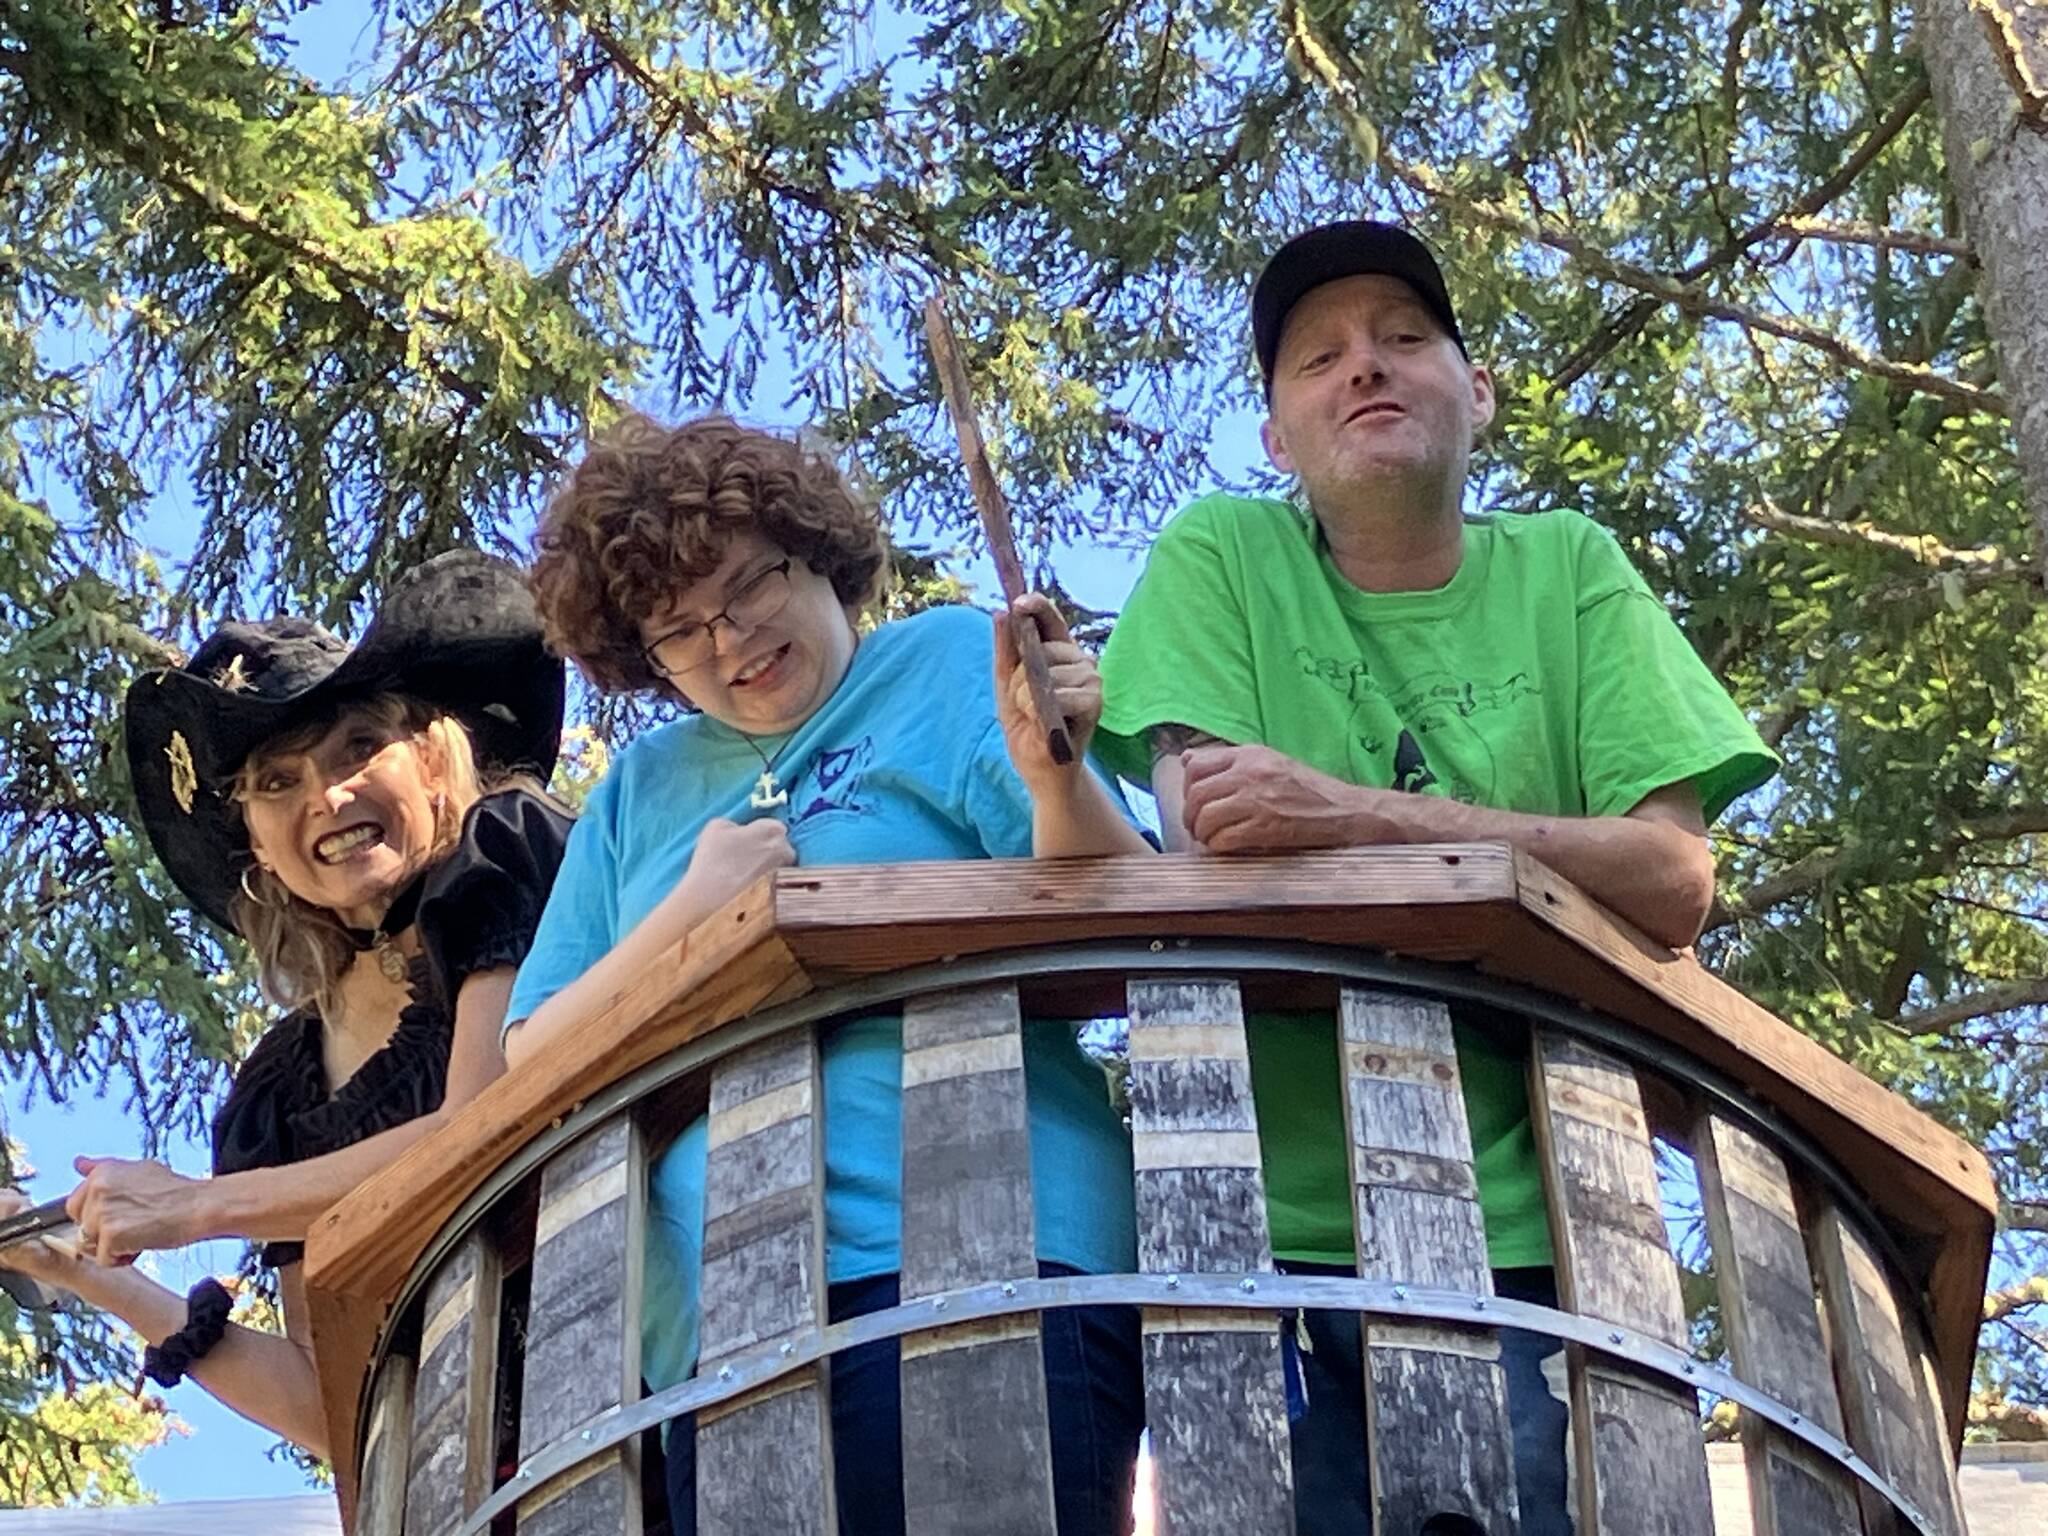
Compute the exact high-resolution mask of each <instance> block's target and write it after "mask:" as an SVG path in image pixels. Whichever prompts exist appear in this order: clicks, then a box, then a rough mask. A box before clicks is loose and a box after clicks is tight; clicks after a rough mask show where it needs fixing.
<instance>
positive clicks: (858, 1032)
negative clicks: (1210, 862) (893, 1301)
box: [506, 608, 1136, 1391]
mask: <svg viewBox="0 0 2048 1536" xmlns="http://www.w3.org/2000/svg"><path fill="white" fill-rule="evenodd" d="M993 668H994V639H993V634H992V630H991V624H990V619H989V616H988V615H987V614H985V613H981V612H979V611H977V610H975V609H972V608H935V609H930V610H928V611H926V612H924V613H921V614H918V615H917V616H916V617H914V618H909V619H902V620H899V621H898V622H896V623H893V624H885V625H883V626H882V627H881V628H879V629H877V630H875V631H874V632H873V633H872V634H869V635H867V636H865V637H864V638H863V639H862V640H861V642H860V645H859V647H858V649H856V650H855V652H854V655H853V661H852V663H851V665H850V666H849V667H848V668H847V673H846V676H845V677H844V678H843V679H842V680H841V681H840V684H839V687H838V688H837V689H836V690H834V692H833V694H832V696H831V697H830V698H829V699H827V700H826V701H825V703H824V704H823V705H822V706H821V707H820V708H819V710H818V712H817V713H816V714H814V715H813V716H811V718H810V719H809V720H807V721H805V722H804V724H803V725H802V726H801V727H799V728H798V729H797V730H796V731H795V732H794V733H792V734H790V735H788V736H767V737H756V738H754V740H755V742H756V744H757V745H758V746H759V747H760V749H761V751H762V752H764V753H766V754H767V756H768V757H769V759H770V760H771V761H772V762H773V763H774V765H775V774H776V777H777V779H778V781H779V782H780V783H781V784H782V785H783V787H785V788H786V789H787V790H788V792H789V801H788V803H787V804H786V805H784V806H782V807H781V808H780V809H779V810H778V811H776V812H773V813H769V812H762V811H757V810H755V809H754V808H753V807H752V806H750V805H749V804H748V796H749V795H750V794H751V793H752V792H753V788H754V783H755V781H756V780H757V779H758V778H759V777H760V773H761V759H760V757H758V756H757V755H756V754H755V752H754V750H753V748H752V747H750V746H749V745H748V744H747V741H746V739H745V738H743V737H742V736H740V734H739V733H738V732H736V731H734V730H732V729H731V728H730V727H728V726H725V725H722V724H720V723H719V722H718V721H716V720H714V719H712V718H711V717H710V716H708V715H691V716H689V717H687V718H685V719H682V720H678V721H675V722H674V723H672V724H669V725H664V726H661V727H659V728H657V729H655V730H651V731H649V732H647V733H646V734H645V735H644V736H641V737H640V738H639V739H638V740H636V741H634V742H633V743H632V745H630V746H629V747H627V748H626V749H625V750H624V751H623V752H621V753H620V754H619V756H618V758H617V759H616V760H615V761H614V763H613V764H612V768H611V772H610V773H609V774H608V775H606V777H605V779H604V782H603V783H601V784H599V785H598V787H597V788H596V789H595V790H594V791H593V792H592V793H591V796H590V800H589V803H588V804H587V805H586V806H585V807H584V811H583V815H582V817H581V818H580V819H579V820H578V821H577V823H576V830H575V831H574V832H573V833H572V834H571V835H570V838H569V848H568V852H567V854H566V855H565V856H564V858H563V861H562V869H561V873H560V874H559V875H558V876H557V877H556V879H555V888H554V893H553V895H552V896H551V897H550V898H549V900H548V906H547V911H546V912H545V913H544V914H543V915H542V917H541V922H540V929H539V932H538V933H536V934H535V936H534V941H533V950H532V953H531V954H530V955H528V957H527V960H526V963H525V964H524V965H523V966H521V967H520V969H519V979H518V980H517V982H515V983H514V985H513V988H512V1002H511V1006H510V1008H509V1009H508V1010H507V1013H506V1017H507V1018H509V1019H523V1018H526V1017H527V1016H528V1015H530V1014H531V1013H533V1011H534V1010H535V1009H536V1008H538V1007H540V1005H541V1004H542V1003H544V1002H546V1001H547V1000H548V998H550V997H552V996H553V995H554V994H555V993H557V992H559V991H560V990H561V989H562V988H563V987H565V986H567V985H568V984H569V983H570V982H572V981H574V980H575V979H576V978H577V977H578V976H580V975H582V974H583V973H584V972H585V971H586V970H588V969H589V968H590V967H591V966H592V965H593V964H595V963H596V962H597V961H598V960H599V959H600V958H601V957H603V955H604V954H605V953H606V952H607V951H609V950H610V949H611V948H612V947H613V946H614V945H615V944H617V943H618V941H619V940H620V939H621V938H623V937H625V935H626V934H628V933H630V932H631V931H632V930H633V928H634V927H635V926H636V925H637V924H638V923H639V922H640V920H641V919H642V918H644V917H645V916H646V915H647V914H648V912H649V911H651V910H652V909H653V908H654V906H655V905H656V904H657V903H658V902H660V901H661V899H662V898H663V897H665V896H666V895H668V893H669V892H670V891H671V890H673V889H674V888H675V885H676V882H677V881H678V880H680V879H681V878H682V876H683V872H684V870H686V869H687V868H688V867H689V862H690V854H691V852H692V851H693V850H694V849H695V848H696V846H697V836H698V834H699V833H700V832H701V831H702V830H703V827H704V824H705V822H707V821H708V820H710V819H711V818H712V817H714V816H724V817H728V818H730V819H731V820H734V821H748V820H752V819H753V818H755V817H757V816H761V815H765V814H775V815H779V816H781V817H782V818H783V819H784V820H785V821H786V822H787V823H788V826H789V837H790V842H791V844H792V845H793V846H794V847H795V849H796V854H797V861H798V863H800V864H803V865H808V866H817V865H824V864H874V863H883V862H893V861H901V860H922V859H982V858H1023V857H1028V856H1029V855H1030V853H1031V799H1030V796H1029V794H1028V793H1027V792H1026V790H1025V788H1024V782H1023V780H1022V779H1020V778H1019V777H1018V776H1017V771H1016V769H1015V768H1013V767H1012V766H1011V764H1010V757H1009V752H1008V749H1007V747H1006V745H1005V743H1004V740H1003V731H1002V725H1001V723H1000V722H999V721H998V720H997V718H996V713H995V700H994V684H993V681H992V672H993ZM1097 771H1098V772H1100V771H1101V770H1100V769H1098V770H1097ZM1103 777H1104V779H1105V781H1107V782H1110V783H1111V785H1112V793H1114V792H1115V791H1114V781H1113V780H1110V779H1109V776H1108V775H1107V774H1103ZM1119 803H1120V804H1121V797H1119ZM820 1038H821V1056H822V1066H823V1077H824V1114H825V1273H826V1278H827V1279H828V1280H829V1281H831V1282H833V1283H837V1282H839V1281H843V1280H859V1279H865V1278H869V1277H872V1276H875V1275H886V1274H891V1273H894V1272H895V1271H896V1270H897V1269H898V1268H899V1267H900V1265H901V1260H900V1257H899V1244H900V1237H901V1231H902V1193H903V1177H902V1162H903V1151H902V1099H903V1087H902V1082H903V1030H902V1021H901V1018H900V1016H899V1015H897V1014H894V1013H890V1014H879V1015H871V1016H868V1017H863V1018H853V1019H846V1020H841V1021H838V1022H836V1023H834V1024H832V1025H830V1026H828V1027H827V1028H826V1029H825V1030H824V1031H823V1033H822V1035H821V1037H820ZM1024 1077H1025V1087H1026V1092H1027V1094H1028V1097H1029V1101H1030V1104H1029V1114H1030V1122H1031V1177H1032V1187H1033V1191H1034V1194H1035V1201H1034V1206H1035V1210H1036V1215H1037V1232H1038V1255H1039V1257H1040V1258H1041V1259H1046V1260H1050V1261H1052V1262H1055V1263H1060V1264H1070V1265H1072V1266H1073V1267H1075V1268H1076V1269H1080V1270H1084V1271H1088V1272H1092V1273H1108V1272H1114V1271H1118V1270H1124V1269H1129V1268H1131V1267H1132V1266H1133V1264H1134V1255H1135V1249H1136V1237H1135V1235H1134V1233H1133V1230H1132V1224H1131V1201H1130V1193H1129V1192H1130V1188H1131V1151H1130V1140H1129V1137H1128V1136H1127V1135H1126V1134H1125V1131H1124V1129H1123V1124H1122V1120H1121V1118H1120V1116H1119V1115H1118V1114H1117V1112H1116V1110H1115V1108H1114V1106H1113V1105H1112V1104H1111V1102H1110V1097H1109V1088H1108V1080H1107V1078H1106V1076H1105V1075H1104V1073H1103V1071H1102V1069H1101V1068H1100V1067H1098V1066H1097V1065H1096V1064H1095V1063H1094V1062H1092V1061H1090V1060H1089V1059H1088V1057H1087V1056H1085V1055H1084V1054H1083V1053H1082V1051H1081V1049H1080V1047H1079V1046H1078V1045H1077V1044H1076V1042H1075V1026H1074V1024H1073V1023H1071V1022H1067V1021H1060V1020H1051V1019H1027V1020H1026V1021H1025V1023H1024ZM704 1157H705V1123H704V1121H703V1120H702V1119H701V1118H699V1119H698V1120H696V1121H694V1122H693V1123H692V1124H691V1125H690V1126H689V1127H688V1128H687V1129H686V1130H684V1132H683V1133H682V1135H681V1136H680V1137H678V1138H677V1139H676V1141H675V1142H674V1143H673V1144H672V1145H671V1146H670V1147H669V1148H668V1149H667V1150H666V1151H665V1152H663V1153H662V1154H661V1155H660V1156H659V1157H658V1158H657V1159H656V1161H655V1164H654V1166H653V1168H652V1170H651V1173H650V1178H649V1199H648V1205H649V1212H648V1214H649V1225H650V1229H651V1230H650V1237H649V1242H648V1250H647V1271H646V1293H645V1294H646V1296H647V1304H646V1305H645V1306H644V1308H643V1314H642V1324H641V1336H642V1337H641V1342H642V1364H641V1373H642V1374H643V1375H644V1376H645V1377H646V1378H647V1381H648V1383H649V1384H650V1386H652V1387H653V1388H654V1389H655V1390H657V1391H658V1390H660V1389H661V1388H663V1387H666V1386H670V1385H673V1384H674V1383H676V1382H678V1381H681V1380H683V1379H684V1378H686V1377H687V1376H688V1375H689V1374H690V1372H691V1370H692V1369H693V1368H694V1367H695V1364H696V1357H697V1282H698V1275H699V1272H700V1269H701V1265H702V1261H703V1244H704ZM657 1298H661V1299H657Z"/></svg>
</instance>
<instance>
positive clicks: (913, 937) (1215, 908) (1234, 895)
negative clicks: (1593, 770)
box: [774, 843, 1515, 976]
mask: <svg viewBox="0 0 2048 1536" xmlns="http://www.w3.org/2000/svg"><path fill="white" fill-rule="evenodd" d="M774 899H775V925H776V931H777V932H778V933H779V934H780V935H781V936H782V938H783V940H784V942H786V943H787V944H788V945H789V946H790V949H791V952H792V953H793V954H795V955H796V956H797V958H798V959H799V960H800V961H801V962H802V964H803V965H804V967H805V968H806V969H807V970H809V971H811V972H812V973H813V974H814V975H819V976H824V975H869V974H874V973H877V972H885V971H895V970H901V969H903V968H905V967H907V966H912V965H921V964H926V963H928V962H930V961H934V960H939V959H943V958H945V957H947V956H950V955H970V954H981V953H986V952H988V951H991V950H1003V949H1013V948H1017V947H1019V946H1024V945H1046V944H1061V943H1075V942H1081V941H1085V940H1090V939H1107V938H1152V937H1155V936H1157V935H1160V934H1162V933H1170V934H1173V935H1175V936H1177V937H1189V938H1199V937H1203V936H1207V935H1214V936H1217V937H1232V938H1269V939H1274V940H1281V941H1300V942H1308V943H1333V944H1349V945H1360V946H1368V947H1372V948H1378V949H1391V950H1399V951H1400V952H1401V953H1403V954H1413V955H1427V956H1431V957H1434V958H1444V959H1458V958H1469V957H1470V956H1471V955H1472V954H1474V953H1476V950H1475V948H1474V945H1475V943H1476V942H1477V935H1478V933H1479V932H1480V929H1479V927H1478V926H1477V924H1476V923H1475V922H1474V920H1473V919H1474V918H1476V917H1477V916H1478V915H1479V914H1480V913H1481V912H1482V911H1483V910H1485V909H1486V908H1488V907H1489V906H1491V908H1492V909H1493V910H1495V911H1497V912H1507V911H1511V910H1512V909H1513V906H1514V902H1515V875H1514V865H1513V861H1512V859H1511V858H1510V857H1509V854H1508V850H1507V849H1506V847H1505V846H1504V845H1500V844H1490V843H1473V844H1463V843H1456V844H1443V845H1440V846H1434V847H1399V848H1394V847H1389V848H1379V849H1374V850H1371V854H1370V856H1369V857H1367V858H1363V859H1361V858H1360V857H1359V855H1358V854H1357V853H1356V852H1351V851H1346V852H1338V853H1305V854H1289V855H1284V856H1244V857H1240V856H1237V855H1232V856H1231V857H1230V858H1228V859H1225V860H1221V861H1218V860H1216V859H1213V858H1209V857H1207V856H1193V855H1189V856H1174V855H1168V856H1165V857H1159V856H1155V855H1149V854H1142V855H1128V856H1125V857H1121V858H1106V859H976V860H974V861H973V862H972V863H966V864H962V863H951V864H948V863H937V862H933V863H923V864H867V865H847V866H844V867H840V868H833V869H814V870H812V869H793V870H786V871H783V872H782V873H780V874H778V875H777V876H776V877H775V898H774Z"/></svg>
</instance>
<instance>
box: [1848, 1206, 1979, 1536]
mask: <svg viewBox="0 0 2048 1536" xmlns="http://www.w3.org/2000/svg"><path fill="white" fill-rule="evenodd" d="M1813 1249H1814V1258H1815V1261H1816V1264H1817V1266H1818V1268H1819V1270H1820V1280H1821V1297H1822V1301H1823V1304H1824V1305H1825V1307H1826V1311H1827V1320H1828V1327H1829V1330H1830V1332H1831V1334H1832V1336H1833V1339H1834V1346H1835V1349H1834V1361H1835V1379H1836V1381H1837V1383H1838V1384H1839V1386H1840V1388H1841V1393H1842V1412H1843V1417H1844V1419H1845V1420H1846V1421H1847V1423H1848V1427H1849V1443H1850V1444H1851V1445H1853V1446H1854V1447H1855V1448H1856V1450H1857V1452H1858V1453H1859V1454H1860V1455H1862V1456H1864V1457H1867V1458H1868V1459H1869V1461H1870V1464H1871V1465H1872V1466H1873V1467H1875V1468H1876V1469H1877V1470H1878V1471H1879V1472H1881V1473H1882V1474H1884V1475H1885V1476H1886V1477H1888V1478H1890V1479H1891V1481H1892V1484H1893V1486H1894V1487H1896V1488H1897V1489H1898V1490H1899V1492H1900V1493H1902V1494H1904V1495H1905V1497H1906V1498H1908V1499H1910V1500H1912V1501H1913V1503H1914V1504H1916V1505H1917V1506H1918V1507H1919V1509H1920V1512H1921V1513H1922V1514H1924V1515H1925V1516H1927V1518H1928V1519H1929V1520H1931V1521H1932V1522H1933V1529H1934V1531H1935V1533H1936V1536H1962V1533H1963V1516H1962V1508H1961V1503H1960V1500H1959V1498H1958V1496H1957V1493H1956V1481H1955V1468H1954V1465H1953V1464H1952V1463H1951V1461H1950V1459H1949V1453H1948V1445H1947V1439H1946V1434H1945V1430H1944V1428H1943V1425H1942V1421H1941V1413H1940V1407H1939V1404H1938V1402H1937V1401H1936V1397H1935V1394H1934V1391H1933V1382H1932V1380H1931V1378H1930V1375H1929V1372H1928V1362H1927V1346H1926V1341H1925V1337H1924V1334H1923V1332H1922V1330H1921V1327H1920V1324H1919V1321H1918V1320H1917V1319H1916V1318H1915V1317H1914V1315H1913V1313H1912V1311H1911V1310H1910V1308H1909V1307H1907V1306H1903V1305H1901V1302H1900V1297H1899V1294H1898V1292H1897V1290H1896V1289H1895V1287H1894V1284H1893V1281H1892V1279H1891V1277H1890V1276H1889V1275H1887V1274H1886V1273H1885V1269H1884V1265H1883V1264H1882V1263H1881V1262H1880V1261H1879V1259H1878V1257H1877V1255H1876V1254H1875V1253H1874V1252H1873V1251H1872V1250H1871V1247H1870V1245H1869V1244H1868V1243H1866V1242H1865V1241H1864V1240H1863V1237H1862V1235H1861V1234H1860V1233H1858V1232H1857V1231H1856V1229H1855V1227H1854V1226H1852V1225H1851V1224H1850V1222H1849V1221H1848V1220H1847V1219H1846V1218H1845V1217H1844V1216H1843V1215H1842V1214H1841V1212H1840V1211H1838V1210H1836V1209H1835V1208H1834V1207H1833V1206H1832V1205H1829V1206H1824V1207H1823V1208H1822V1209H1821V1211H1820V1213H1819V1216H1818V1218H1817V1219H1816V1220H1815V1222H1814V1227H1813ZM1863 1507H1864V1520H1865V1523H1866V1524H1867V1525H1868V1526H1869V1528H1870V1529H1871V1530H1872V1531H1883V1532H1889V1531H1891V1530H1892V1529H1894V1525H1893V1521H1892V1518H1891V1516H1889V1515H1888V1514H1886V1513H1885V1510H1886V1508H1887V1506H1886V1504H1885V1502H1884V1501H1883V1500H1882V1499H1880V1498H1879V1497H1878V1496H1877V1495H1876V1494H1874V1493H1870V1492H1869V1491H1867V1490H1865V1491H1864V1494H1863Z"/></svg>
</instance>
